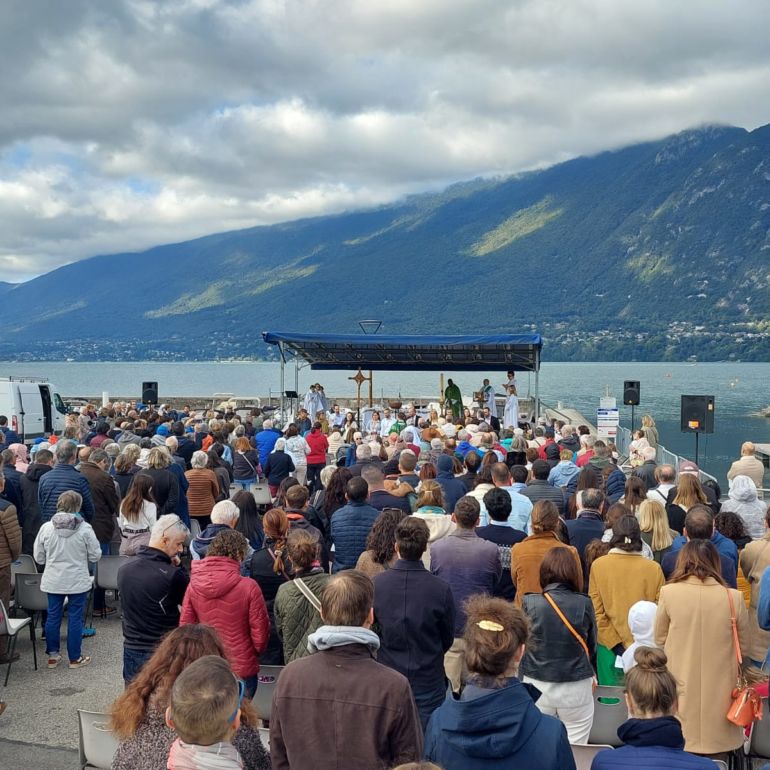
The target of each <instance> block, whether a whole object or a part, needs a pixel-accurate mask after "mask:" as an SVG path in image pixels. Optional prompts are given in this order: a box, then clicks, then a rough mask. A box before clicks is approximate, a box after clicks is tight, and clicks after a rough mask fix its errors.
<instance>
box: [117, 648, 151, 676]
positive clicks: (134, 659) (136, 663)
mask: <svg viewBox="0 0 770 770" xmlns="http://www.w3.org/2000/svg"><path fill="white" fill-rule="evenodd" d="M151 657H152V652H143V651H141V650H129V649H128V648H126V647H123V681H124V682H125V683H126V684H127V685H128V684H129V683H130V682H131V680H132V679H133V678H134V677H135V676H136V675H137V674H138V673H139V669H141V667H142V666H143V665H144V664H145V663H146V662H147V661H148V660H149V659H150V658H151Z"/></svg>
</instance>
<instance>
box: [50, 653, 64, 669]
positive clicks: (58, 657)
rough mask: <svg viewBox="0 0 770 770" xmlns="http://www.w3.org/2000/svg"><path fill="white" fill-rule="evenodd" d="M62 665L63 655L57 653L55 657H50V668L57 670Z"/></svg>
mask: <svg viewBox="0 0 770 770" xmlns="http://www.w3.org/2000/svg"><path fill="white" fill-rule="evenodd" d="M59 663H61V655H59V653H58V652H57V653H56V654H55V655H50V654H49V656H48V668H56V667H57V666H58V665H59Z"/></svg>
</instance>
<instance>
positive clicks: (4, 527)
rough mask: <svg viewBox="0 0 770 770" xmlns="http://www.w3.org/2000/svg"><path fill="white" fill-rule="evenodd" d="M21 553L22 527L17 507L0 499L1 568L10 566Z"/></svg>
mask: <svg viewBox="0 0 770 770" xmlns="http://www.w3.org/2000/svg"><path fill="white" fill-rule="evenodd" d="M20 553H21V527H19V517H18V515H17V513H16V508H15V507H14V506H13V505H11V504H10V503H9V502H8V501H7V500H1V499H0V569H1V568H3V567H8V566H9V565H10V563H11V562H12V561H14V560H16V559H17V558H18V556H19V554H20Z"/></svg>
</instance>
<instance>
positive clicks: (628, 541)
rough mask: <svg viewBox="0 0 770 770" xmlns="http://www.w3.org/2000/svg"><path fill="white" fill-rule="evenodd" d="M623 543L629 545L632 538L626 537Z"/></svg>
mask: <svg viewBox="0 0 770 770" xmlns="http://www.w3.org/2000/svg"><path fill="white" fill-rule="evenodd" d="M623 542H624V543H626V544H627V545H628V544H629V543H630V542H631V538H630V537H624V538H623Z"/></svg>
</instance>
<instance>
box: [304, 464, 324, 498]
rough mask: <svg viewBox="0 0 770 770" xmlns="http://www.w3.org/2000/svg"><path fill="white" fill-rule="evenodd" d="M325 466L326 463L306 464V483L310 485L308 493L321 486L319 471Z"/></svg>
mask: <svg viewBox="0 0 770 770" xmlns="http://www.w3.org/2000/svg"><path fill="white" fill-rule="evenodd" d="M325 467H326V463H308V466H307V485H308V487H310V494H311V495H312V494H313V492H315V491H316V490H318V489H320V488H321V471H322V470H323V469H324V468H325Z"/></svg>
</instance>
